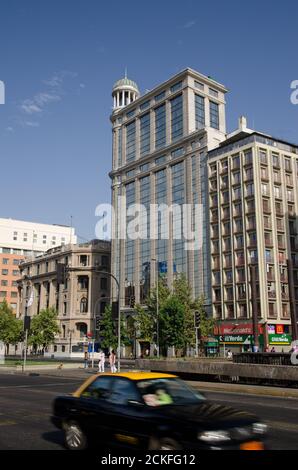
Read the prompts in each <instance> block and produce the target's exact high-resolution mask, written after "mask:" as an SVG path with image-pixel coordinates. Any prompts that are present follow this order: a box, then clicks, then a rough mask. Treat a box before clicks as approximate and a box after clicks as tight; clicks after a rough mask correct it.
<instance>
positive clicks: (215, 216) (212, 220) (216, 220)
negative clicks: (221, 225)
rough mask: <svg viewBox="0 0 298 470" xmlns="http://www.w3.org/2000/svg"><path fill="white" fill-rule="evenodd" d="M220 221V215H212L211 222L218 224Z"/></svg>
mask: <svg viewBox="0 0 298 470" xmlns="http://www.w3.org/2000/svg"><path fill="white" fill-rule="evenodd" d="M217 222H218V215H212V216H211V223H212V224H216V223H217Z"/></svg>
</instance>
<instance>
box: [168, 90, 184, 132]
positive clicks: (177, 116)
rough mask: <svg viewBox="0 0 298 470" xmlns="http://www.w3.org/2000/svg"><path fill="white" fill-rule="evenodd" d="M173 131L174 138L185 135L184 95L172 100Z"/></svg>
mask: <svg viewBox="0 0 298 470" xmlns="http://www.w3.org/2000/svg"><path fill="white" fill-rule="evenodd" d="M171 131H172V140H173V141H174V140H177V139H179V138H180V137H182V136H183V96H182V95H179V96H176V98H174V99H172V100H171Z"/></svg>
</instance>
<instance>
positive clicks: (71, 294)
mask: <svg viewBox="0 0 298 470" xmlns="http://www.w3.org/2000/svg"><path fill="white" fill-rule="evenodd" d="M110 252H111V248H110V242H107V241H101V240H92V241H90V242H88V243H82V244H76V245H73V244H72V245H71V244H67V245H60V246H58V247H54V248H51V249H49V250H48V251H47V252H46V253H43V254H41V255H39V256H35V257H33V258H29V259H26V261H23V262H22V263H21V264H20V271H21V276H22V277H21V279H19V281H18V295H19V302H18V317H19V318H23V317H24V315H26V314H27V315H29V316H30V317H34V316H35V315H38V314H39V313H40V311H41V310H42V309H45V308H49V307H54V308H55V309H56V310H57V312H58V321H59V326H60V334H59V335H57V338H56V341H55V344H54V345H53V346H52V347H51V348H50V351H49V353H53V354H56V355H58V356H59V355H61V356H65V355H70V354H72V353H75V352H77V351H79V345H81V346H82V344H83V342H84V340H85V339H86V337H87V334H88V333H89V332H90V333H91V332H93V333H94V331H95V327H96V320H97V318H98V319H99V320H100V318H101V317H102V314H103V312H104V310H105V307H106V305H107V304H109V303H110V276H109V275H108V274H106V273H109V272H110ZM58 263H59V264H60V263H61V264H65V265H66V277H65V283H64V284H58V283H57V265H58ZM81 350H82V347H81Z"/></svg>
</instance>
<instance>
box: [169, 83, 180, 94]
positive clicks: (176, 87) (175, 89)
mask: <svg viewBox="0 0 298 470" xmlns="http://www.w3.org/2000/svg"><path fill="white" fill-rule="evenodd" d="M181 88H182V82H178V83H175V85H173V86H171V93H175V91H178V90H181Z"/></svg>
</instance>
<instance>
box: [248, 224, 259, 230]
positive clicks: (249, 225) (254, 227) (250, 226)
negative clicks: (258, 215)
mask: <svg viewBox="0 0 298 470" xmlns="http://www.w3.org/2000/svg"><path fill="white" fill-rule="evenodd" d="M256 228H257V226H256V224H255V223H249V224H247V230H256Z"/></svg>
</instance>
